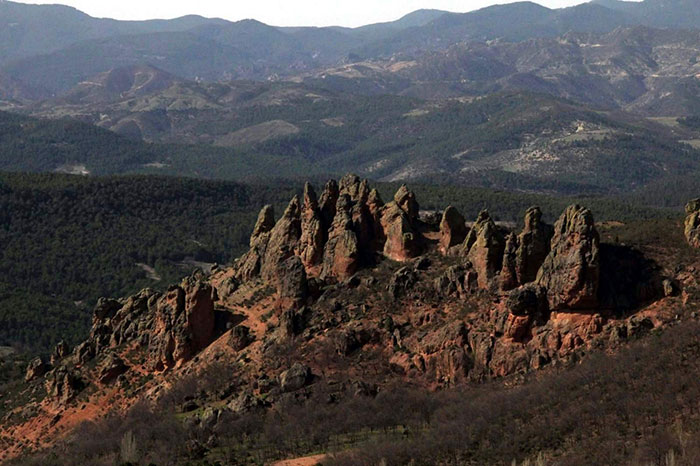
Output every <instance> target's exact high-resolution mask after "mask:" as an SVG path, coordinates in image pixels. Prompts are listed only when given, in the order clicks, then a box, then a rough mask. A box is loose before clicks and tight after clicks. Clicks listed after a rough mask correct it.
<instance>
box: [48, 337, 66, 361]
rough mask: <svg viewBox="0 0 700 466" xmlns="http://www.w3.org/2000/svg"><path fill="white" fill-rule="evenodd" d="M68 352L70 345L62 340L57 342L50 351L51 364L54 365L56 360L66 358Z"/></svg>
mask: <svg viewBox="0 0 700 466" xmlns="http://www.w3.org/2000/svg"><path fill="white" fill-rule="evenodd" d="M69 354H70V347H69V346H68V343H66V342H65V341H64V340H61V341H59V342H58V344H57V345H56V347H55V348H54V349H53V351H52V352H51V365H52V366H55V365H56V364H57V363H58V362H60V361H61V360H63V359H64V358H66V357H67V356H68V355H69Z"/></svg>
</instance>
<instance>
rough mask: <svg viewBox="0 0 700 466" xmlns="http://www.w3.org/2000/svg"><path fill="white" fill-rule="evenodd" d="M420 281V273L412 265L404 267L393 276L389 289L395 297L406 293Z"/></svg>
mask: <svg viewBox="0 0 700 466" xmlns="http://www.w3.org/2000/svg"><path fill="white" fill-rule="evenodd" d="M416 282H418V274H417V273H416V271H415V270H414V269H413V268H411V267H402V268H400V269H399V270H397V271H396V273H394V275H392V276H391V280H389V285H388V286H387V290H388V291H389V294H391V296H393V297H394V299H397V298H400V297H401V296H403V295H405V294H406V293H407V292H408V291H409V290H411V289H412V288H413V286H414V285H415V284H416Z"/></svg>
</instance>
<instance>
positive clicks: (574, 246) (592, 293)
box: [536, 205, 600, 311]
mask: <svg viewBox="0 0 700 466" xmlns="http://www.w3.org/2000/svg"><path fill="white" fill-rule="evenodd" d="M599 248H600V239H599V236H598V232H597V231H596V229H595V225H594V222H593V215H592V214H591V211H590V210H588V209H586V208H583V207H581V206H578V205H572V206H569V207H568V208H567V209H566V210H565V211H564V213H563V214H562V215H561V217H559V220H557V222H556V224H555V225H554V236H553V237H552V244H551V251H550V252H549V254H548V255H547V257H546V258H545V261H544V263H543V264H542V267H541V268H540V270H539V272H538V274H537V280H536V283H537V284H538V285H540V286H543V287H544V288H546V289H547V297H548V300H549V307H550V309H551V310H553V311H554V310H562V309H593V308H595V307H596V306H597V305H598V286H599V279H600V258H599Z"/></svg>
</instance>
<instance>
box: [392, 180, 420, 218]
mask: <svg viewBox="0 0 700 466" xmlns="http://www.w3.org/2000/svg"><path fill="white" fill-rule="evenodd" d="M394 202H395V203H396V205H397V206H399V208H400V209H401V210H403V211H404V212H406V215H408V219H409V221H410V222H411V223H412V222H414V221H415V220H418V211H419V210H420V207H419V206H418V201H417V200H416V195H415V194H413V191H410V190H409V189H408V187H407V186H406V185H405V184H404V185H401V187H400V188H399V190H398V191H396V194H394Z"/></svg>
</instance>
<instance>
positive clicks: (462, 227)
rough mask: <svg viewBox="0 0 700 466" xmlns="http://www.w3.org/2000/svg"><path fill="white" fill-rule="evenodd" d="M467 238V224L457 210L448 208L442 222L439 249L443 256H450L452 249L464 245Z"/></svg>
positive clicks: (443, 214)
mask: <svg viewBox="0 0 700 466" xmlns="http://www.w3.org/2000/svg"><path fill="white" fill-rule="evenodd" d="M466 236H467V224H466V222H465V220H464V217H462V214H460V213H459V211H458V210H457V209H455V208H454V207H452V206H448V207H447V209H445V211H444V212H443V213H442V219H441V220H440V241H439V243H438V248H439V250H440V252H441V253H442V254H445V255H446V254H448V251H449V250H450V248H452V247H454V246H457V245H459V244H462V242H463V241H464V238H466Z"/></svg>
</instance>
